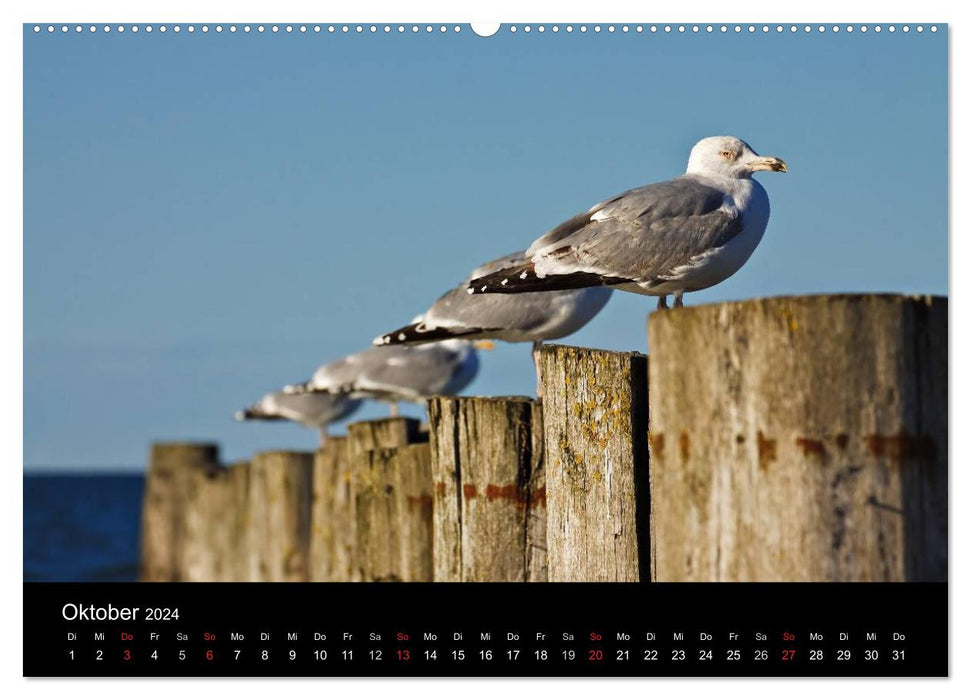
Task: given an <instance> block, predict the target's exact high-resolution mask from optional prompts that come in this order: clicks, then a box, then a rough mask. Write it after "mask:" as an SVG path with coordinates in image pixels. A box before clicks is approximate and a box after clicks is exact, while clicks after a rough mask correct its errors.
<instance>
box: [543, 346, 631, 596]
mask: <svg viewBox="0 0 971 700" xmlns="http://www.w3.org/2000/svg"><path fill="white" fill-rule="evenodd" d="M539 371H540V383H541V385H542V389H543V392H542V393H543V432H544V434H545V443H546V484H547V486H546V493H547V507H548V510H547V529H546V541H547V548H548V552H549V579H550V581H638V580H645V581H646V580H648V578H649V572H650V559H649V556H650V544H649V541H648V540H649V529H650V527H649V525H650V502H649V498H648V492H649V484H648V474H647V467H648V449H647V358H646V357H645V356H644V355H641V354H639V353H625V352H607V351H605V350H590V349H587V348H575V347H569V346H558V345H547V346H543V347H542V348H541V349H540V354H539Z"/></svg>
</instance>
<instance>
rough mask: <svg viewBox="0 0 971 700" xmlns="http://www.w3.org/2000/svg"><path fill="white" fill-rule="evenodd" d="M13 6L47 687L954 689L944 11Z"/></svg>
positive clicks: (27, 430)
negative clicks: (608, 15) (46, 14)
mask: <svg viewBox="0 0 971 700" xmlns="http://www.w3.org/2000/svg"><path fill="white" fill-rule="evenodd" d="M81 14H83V12H79V13H78V16H80V15H81ZM402 14H406V13H402ZM241 19H245V18H241ZM308 19H311V18H308ZM22 31H23V59H24V63H23V66H24V67H23V96H24V100H23V105H24V107H23V144H24V150H23V154H24V155H23V178H24V198H23V208H24V219H23V270H24V275H23V295H24V304H23V312H24V315H23V319H24V320H23V328H24V340H23V349H24V363H23V441H24V442H23V445H24V447H23V470H24V471H23V476H24V478H23V502H24V523H23V529H24V541H23V551H24V564H23V580H24V584H23V585H24V589H23V590H24V618H25V624H24V668H23V673H24V675H25V676H32V677H44V676H71V677H78V676H112V677H114V676H121V677H139V676H153V677H158V676H212V677H224V676H303V677H383V676H392V677H404V676H423V677H427V676H480V677H483V676H484V677H509V676H565V677H570V676H628V677H643V678H652V677H712V676H714V677H719V676H726V677H727V676H749V677H761V676H775V677H783V678H800V677H807V676H827V677H828V676H911V677H913V676H935V677H936V676H947V675H948V673H949V667H948V638H947V630H948V598H947V594H948V591H947V583H948V566H949V562H948V502H949V491H948V483H949V474H948V437H949V435H948V285H949V277H948V205H949V202H948V25H947V24H946V23H930V22H924V23H920V22H912V23H886V22H876V23H853V24H846V23H818V22H817V23H813V24H804V23H803V24H776V23H750V22H746V23H741V24H736V23H687V24H679V23H651V22H636V23H635V22H630V23H622V22H602V23H596V22H589V23H564V22H534V23H501V24H467V23H441V22H433V23H429V22H421V23H408V22H395V23H346V24H345V23H327V22H310V21H308V22H305V23H298V22H278V23H274V22H265V23H252V22H246V21H239V22H235V23H234V22H220V23H199V22H152V23H131V22H111V23H105V22H102V21H88V22H71V23H63V22H60V23H57V22H54V23H47V22H45V23H40V22H37V23H31V22H28V23H27V24H25V25H24V26H23V30H22ZM28 620H29V624H28Z"/></svg>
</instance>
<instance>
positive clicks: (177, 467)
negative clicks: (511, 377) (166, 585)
mask: <svg viewBox="0 0 971 700" xmlns="http://www.w3.org/2000/svg"><path fill="white" fill-rule="evenodd" d="M218 466H219V448H218V446H216V445H212V444H194V443H157V444H154V445H152V451H151V456H150V458H149V467H148V473H147V474H146V477H145V494H144V497H143V499H142V532H141V572H140V575H139V578H140V580H142V581H181V580H184V579H183V575H184V574H183V572H182V565H183V561H184V560H183V552H184V549H185V547H186V539H185V524H184V517H183V514H184V509H185V506H186V495H187V494H189V493H190V492H191V491H192V489H191V488H190V487H189V486H188V485H187V482H188V481H190V480H191V479H192V476H193V475H198V474H205V473H207V472H209V471H212V470H214V469H217V468H218Z"/></svg>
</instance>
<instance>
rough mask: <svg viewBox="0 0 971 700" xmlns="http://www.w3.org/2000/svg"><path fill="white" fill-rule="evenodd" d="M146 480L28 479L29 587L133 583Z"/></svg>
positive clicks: (26, 568) (49, 476)
mask: <svg viewBox="0 0 971 700" xmlns="http://www.w3.org/2000/svg"><path fill="white" fill-rule="evenodd" d="M144 484H145V479H144V477H143V476H142V475H141V474H137V473H134V474H131V473H125V474H104V473H88V474H70V475H67V474H48V473H39V474H25V475H24V581H134V580H136V578H137V576H138V547H139V526H140V520H141V506H142V489H143V488H144Z"/></svg>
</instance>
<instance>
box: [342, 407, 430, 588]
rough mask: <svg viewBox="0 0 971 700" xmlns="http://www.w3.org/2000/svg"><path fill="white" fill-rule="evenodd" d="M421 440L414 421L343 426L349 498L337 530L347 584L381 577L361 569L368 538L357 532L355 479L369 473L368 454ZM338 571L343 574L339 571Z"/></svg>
mask: <svg viewBox="0 0 971 700" xmlns="http://www.w3.org/2000/svg"><path fill="white" fill-rule="evenodd" d="M424 440H427V434H424V435H423V434H422V432H421V423H420V421H418V420H417V419H415V418H405V417H398V416H396V417H392V418H383V419H380V420H370V421H359V422H357V423H351V424H350V425H348V426H347V447H346V451H347V452H346V453H347V464H348V468H347V472H346V473H347V479H348V484H347V488H348V494H349V498H348V500H347V502H346V510H345V512H343V513H341V514H339V516H338V517H340V518H341V523H340V524H339V525H338V527H346V529H345V530H344V532H343V534H342V539H343V541H344V542H345V544H347V545H349V549H348V550H345V551H346V556H345V558H344V559H343V560H342V561H344V562H346V563H347V565H348V570H349V576H350V580H352V581H360V580H362V578H361V577H362V575H364V574H365V573H367V575H368V576H369V577H371V576H372V574H373V575H377V576H382V575H384V574H380V573H377V574H375V573H374V570H373V569H372V568H371V567H370V566H362V561H363V551H364V547H365V546H370V545H369V544H368V543H367V541H366V536H367V537H369V536H370V535H361V534H359V533H358V532H357V526H358V523H359V521H360V518H359V517H358V514H357V506H358V501H359V500H360V499H359V498H358V497H357V494H358V491H359V490H360V489H361V488H362V484H361V482H360V478H359V477H360V475H361V474H362V473H365V472H367V473H370V471H369V470H370V466H371V462H372V459H371V456H370V454H369V453H370V452H371V451H372V450H377V449H380V448H388V447H398V446H401V445H408V444H412V443H420V442H422V441H424ZM365 486H366V485H365ZM366 517H370V516H366ZM345 524H346V525H345ZM341 570H342V571H343V569H341Z"/></svg>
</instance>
